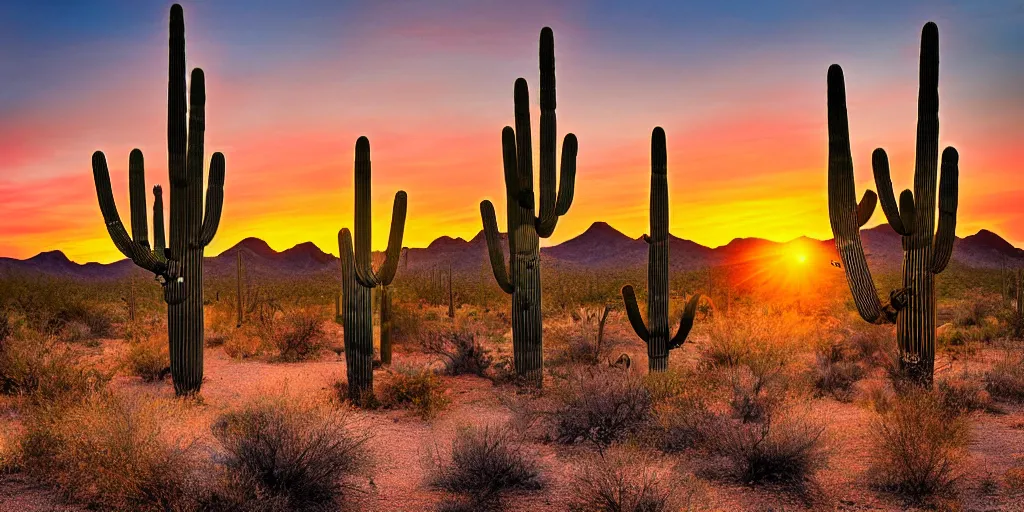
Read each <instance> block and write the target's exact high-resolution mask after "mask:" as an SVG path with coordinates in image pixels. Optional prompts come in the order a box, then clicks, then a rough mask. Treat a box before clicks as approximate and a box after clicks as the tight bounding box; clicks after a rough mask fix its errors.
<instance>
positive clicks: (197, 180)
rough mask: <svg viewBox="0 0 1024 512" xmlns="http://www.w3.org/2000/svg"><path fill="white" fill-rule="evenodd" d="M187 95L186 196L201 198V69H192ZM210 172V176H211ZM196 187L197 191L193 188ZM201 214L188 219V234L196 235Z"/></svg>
mask: <svg viewBox="0 0 1024 512" xmlns="http://www.w3.org/2000/svg"><path fill="white" fill-rule="evenodd" d="M189 86H190V91H189V95H188V99H189V108H188V150H187V155H186V157H185V175H186V179H187V181H188V184H187V186H188V190H189V191H188V197H189V199H191V198H192V197H193V196H198V198H199V200H200V201H201V200H202V198H203V166H204V162H203V160H204V158H205V154H204V152H205V149H206V148H205V140H206V137H205V136H204V135H205V133H206V77H205V75H204V74H203V70H202V69H199V68H195V69H193V70H192V82H191V83H190V84H189ZM211 171H212V169H211ZM212 177H213V176H212V174H211V178H212ZM193 187H196V188H198V193H197V192H196V191H195V190H194V189H193ZM201 219H202V217H201V214H200V216H198V217H197V218H195V219H189V223H190V225H189V227H188V228H187V229H188V232H189V233H188V236H189V237H197V236H198V235H199V232H198V231H195V230H194V229H198V228H199V227H200V225H201ZM197 239H198V238H193V239H191V240H189V241H188V243H189V245H192V244H195V242H196V240H197Z"/></svg>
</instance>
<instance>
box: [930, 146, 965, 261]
mask: <svg viewBox="0 0 1024 512" xmlns="http://www.w3.org/2000/svg"><path fill="white" fill-rule="evenodd" d="M959 161H960V155H959V154H958V153H957V151H956V149H954V148H952V147H948V148H946V149H945V150H944V151H943V152H942V176H941V181H940V182H939V227H938V230H937V231H936V232H935V252H934V253H933V258H934V260H933V263H932V272H934V273H936V274H938V273H940V272H942V271H943V270H945V269H946V265H948V264H949V259H950V257H951V256H952V255H953V242H954V241H955V240H956V207H957V196H958V194H959V193H958V190H957V189H958V188H959V187H958V184H959V174H960V170H959Z"/></svg>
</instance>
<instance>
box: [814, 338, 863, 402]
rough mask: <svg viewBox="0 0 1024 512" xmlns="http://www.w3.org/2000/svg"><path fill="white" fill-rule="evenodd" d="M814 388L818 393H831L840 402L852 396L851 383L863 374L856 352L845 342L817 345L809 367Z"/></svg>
mask: <svg viewBox="0 0 1024 512" xmlns="http://www.w3.org/2000/svg"><path fill="white" fill-rule="evenodd" d="M811 373H812V378H813V381H814V389H815V391H816V392H817V393H818V394H819V395H831V396H832V397H833V398H835V399H836V400H839V401H841V402H849V401H850V400H851V399H852V398H853V385H854V384H856V383H857V381H858V380H860V379H862V378H863V377H864V375H865V373H866V372H865V371H864V368H863V367H862V366H861V365H860V363H859V362H858V361H857V360H856V352H855V351H854V350H852V349H850V348H849V347H847V346H846V345H845V344H842V343H830V344H827V345H825V346H823V347H819V348H818V350H817V351H815V354H814V365H813V366H812V367H811Z"/></svg>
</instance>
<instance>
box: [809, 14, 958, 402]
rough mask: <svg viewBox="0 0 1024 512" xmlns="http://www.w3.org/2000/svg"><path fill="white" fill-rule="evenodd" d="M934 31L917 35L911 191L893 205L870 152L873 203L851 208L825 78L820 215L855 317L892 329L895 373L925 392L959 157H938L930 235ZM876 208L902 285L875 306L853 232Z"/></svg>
mask: <svg viewBox="0 0 1024 512" xmlns="http://www.w3.org/2000/svg"><path fill="white" fill-rule="evenodd" d="M938 87H939V30H938V28H937V27H936V26H935V24H934V23H928V24H926V25H925V26H924V29H923V30H922V32H921V63H920V90H919V92H918V107H917V116H918V117H917V165H916V166H915V170H914V190H913V191H911V190H904V191H903V193H901V194H900V200H899V204H898V205H897V203H896V199H895V196H894V194H893V191H892V180H891V179H890V177H889V159H888V157H887V156H886V154H885V151H884V150H882V149H876V150H875V151H874V154H873V155H872V159H871V163H872V166H873V167H874V175H875V185H876V186H877V187H878V192H879V194H880V197H879V196H878V195H876V194H875V193H874V192H872V191H870V190H868V191H866V192H865V193H864V197H863V198H862V199H861V201H860V203H859V204H858V203H857V202H856V199H857V198H856V192H855V189H854V180H853V159H852V156H851V151H850V128H849V122H848V118H847V111H846V85H845V83H844V80H843V70H842V68H840V67H839V66H838V65H837V64H833V65H832V66H831V67H830V68H829V70H828V198H829V199H828V200H829V205H828V210H829V218H830V220H831V223H832V233H833V234H834V235H835V242H836V249H837V250H838V251H839V256H840V257H841V258H842V260H843V267H844V268H845V269H846V279H847V281H848V282H849V284H850V290H851V292H852V293H853V298H854V301H855V302H856V304H857V310H858V311H859V312H860V315H861V316H862V317H863V318H864V319H865V320H867V321H868V322H871V323H876V324H885V323H895V324H896V338H897V342H898V345H899V355H900V358H899V359H900V361H899V365H900V369H901V371H902V372H903V374H904V375H905V376H906V377H907V378H909V379H910V380H911V381H913V382H916V383H918V384H921V385H924V386H931V382H932V375H933V372H934V366H935V275H936V274H939V273H940V272H942V271H943V270H944V269H945V268H946V265H947V264H948V263H949V259H950V256H951V255H952V253H953V241H954V240H955V236H954V232H955V231H956V208H957V187H958V175H959V169H958V165H959V155H958V154H957V151H956V149H954V148H952V147H947V148H946V149H945V150H944V151H943V152H942V167H941V173H942V178H941V179H942V181H941V184H939V187H938V196H939V198H938V210H939V219H938V230H937V231H936V230H935V206H936V205H935V202H936V198H935V196H936V181H937V179H936V176H937V171H938V169H937V167H938V157H939V155H938V153H939V92H938ZM879 199H880V200H881V203H882V211H883V212H884V213H885V217H886V219H887V220H888V222H889V225H890V226H892V228H893V229H894V230H895V231H896V232H897V233H899V234H900V235H902V236H903V285H902V288H899V289H896V290H893V291H892V292H891V293H890V294H889V302H888V303H887V304H884V305H883V304H882V302H881V300H879V298H878V292H877V291H876V289H875V283H874V281H873V280H872V278H871V272H870V271H869V270H868V266H867V259H866V258H865V256H864V247H863V245H862V244H861V239H860V231H859V229H860V227H861V226H863V225H864V224H865V223H867V221H868V219H869V218H870V217H871V214H872V212H873V211H874V209H875V204H876V203H877V202H878V201H879Z"/></svg>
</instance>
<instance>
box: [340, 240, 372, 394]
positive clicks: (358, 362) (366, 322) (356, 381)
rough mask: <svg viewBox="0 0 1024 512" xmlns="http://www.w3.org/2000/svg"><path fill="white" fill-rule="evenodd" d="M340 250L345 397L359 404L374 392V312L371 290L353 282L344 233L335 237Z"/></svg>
mask: <svg viewBox="0 0 1024 512" xmlns="http://www.w3.org/2000/svg"><path fill="white" fill-rule="evenodd" d="M338 244H339V248H340V249H341V283H342V302H343V304H342V316H343V321H342V324H343V325H344V326H345V327H344V330H343V331H342V332H343V336H344V341H345V371H346V374H347V375H348V396H349V399H350V400H353V401H359V400H361V399H362V398H364V397H366V396H367V394H369V393H372V392H373V310H372V305H371V300H372V297H371V295H370V290H371V289H370V288H367V287H365V286H362V285H360V284H359V283H358V282H357V281H356V274H355V262H354V261H353V256H352V237H351V235H350V234H349V232H348V230H347V229H342V230H341V233H339V234H338Z"/></svg>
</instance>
